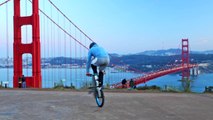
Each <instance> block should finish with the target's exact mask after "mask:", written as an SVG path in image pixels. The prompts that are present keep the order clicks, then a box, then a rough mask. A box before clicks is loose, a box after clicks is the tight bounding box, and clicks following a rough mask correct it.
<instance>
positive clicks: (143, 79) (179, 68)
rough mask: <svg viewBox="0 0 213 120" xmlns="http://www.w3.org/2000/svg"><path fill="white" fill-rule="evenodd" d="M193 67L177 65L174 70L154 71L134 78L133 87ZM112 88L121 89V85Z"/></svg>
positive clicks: (191, 65) (194, 65) (114, 85)
mask: <svg viewBox="0 0 213 120" xmlns="http://www.w3.org/2000/svg"><path fill="white" fill-rule="evenodd" d="M193 67H197V64H189V65H185V66H181V65H179V66H175V67H174V68H169V69H166V70H160V71H155V72H152V73H149V74H146V75H144V76H142V77H139V78H135V79H134V83H135V85H139V84H141V83H145V82H148V81H150V80H153V79H155V78H158V77H162V76H164V75H167V74H172V73H176V72H179V71H182V70H185V69H190V68H193ZM129 81H130V80H128V81H127V87H129ZM112 87H113V88H122V83H121V82H119V83H116V84H113V85H112Z"/></svg>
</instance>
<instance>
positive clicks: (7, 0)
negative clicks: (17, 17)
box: [0, 0, 10, 6]
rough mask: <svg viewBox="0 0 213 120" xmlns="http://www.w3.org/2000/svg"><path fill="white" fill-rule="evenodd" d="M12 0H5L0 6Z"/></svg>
mask: <svg viewBox="0 0 213 120" xmlns="http://www.w3.org/2000/svg"><path fill="white" fill-rule="evenodd" d="M9 1H10V0H6V1H5V2H3V3H0V6H2V5H4V4H6V3H8V2H9Z"/></svg>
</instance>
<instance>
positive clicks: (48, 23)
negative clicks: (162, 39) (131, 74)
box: [0, 0, 197, 88]
mask: <svg viewBox="0 0 213 120" xmlns="http://www.w3.org/2000/svg"><path fill="white" fill-rule="evenodd" d="M11 1H12V0H6V1H4V2H2V3H0V13H1V12H2V11H3V10H2V9H4V6H6V7H5V10H4V11H5V15H6V17H4V18H5V26H4V27H5V28H6V29H5V33H4V32H1V33H2V34H5V36H3V37H2V38H0V39H5V40H6V45H5V46H7V47H6V49H7V53H6V55H5V56H6V61H7V67H8V68H9V66H10V64H9V61H10V58H11V59H12V56H10V55H11V53H12V54H13V68H14V70H13V87H14V88H17V87H18V82H19V81H18V79H19V77H20V76H22V74H24V73H25V71H24V67H25V66H26V67H25V68H26V69H27V77H26V83H27V86H28V87H32V88H42V87H45V86H44V85H45V84H50V83H51V84H55V81H56V79H57V80H59V79H62V77H61V76H62V75H61V73H64V75H63V78H64V79H70V81H71V84H72V83H74V81H75V83H76V84H77V83H78V82H79V81H77V80H79V79H85V76H84V74H83V73H82V72H79V69H78V68H79V67H77V65H80V68H83V66H84V65H85V62H84V61H85V60H86V56H87V51H88V47H87V46H88V45H89V44H90V43H91V42H93V41H94V40H92V39H91V38H90V37H89V36H88V35H87V34H86V33H85V32H83V30H81V29H80V28H79V27H78V26H77V25H76V24H74V22H72V21H71V20H70V19H69V18H68V17H67V16H66V15H65V14H64V13H63V12H62V11H61V10H60V9H59V8H58V7H57V6H56V5H55V4H54V3H53V2H52V1H51V0H48V1H42V2H43V6H40V7H39V0H32V1H31V0H25V1H24V0H13V7H14V13H13V14H14V15H13V23H14V24H13V25H11V24H9V21H10V19H12V17H11V16H9V15H10V13H11V12H10V11H9V9H8V6H10V5H12V2H11ZM21 4H24V5H25V8H23V7H21ZM29 6H30V8H29ZM46 6H50V7H46ZM1 10H2V11H1ZM47 11H50V12H47ZM30 12H31V14H29V13H30ZM9 17H10V19H9ZM11 28H13V35H14V36H13V38H14V39H12V38H11V37H10V34H11V33H10V30H11ZM29 40H31V41H29ZM11 43H13V51H12V52H10V49H9V48H11V47H12V45H11ZM23 56H25V58H26V61H25V62H23V61H24V60H23V58H24V57H23ZM58 56H65V57H64V58H65V61H64V62H65V64H64V65H58V64H57V62H58V60H57V59H52V58H56V57H58ZM42 57H43V59H42ZM68 57H70V58H75V59H66V58H68ZM44 58H49V59H44ZM29 59H30V60H29ZM48 60H49V62H50V61H51V60H52V61H51V62H54V63H55V64H54V66H53V65H51V67H49V69H52V72H51V73H49V72H45V73H44V74H42V69H41V67H42V66H45V67H44V69H43V70H45V68H48V66H50V65H49V64H47V63H46V61H48ZM78 60H79V61H80V62H79V61H78ZM41 62H42V64H41ZM29 65H31V67H32V68H29ZM60 66H65V67H66V68H74V72H73V69H64V70H65V71H64V72H62V69H60ZM193 67H197V65H194V64H190V63H189V42H188V39H183V40H182V64H180V65H176V66H174V67H173V68H169V69H166V70H160V71H156V72H152V73H149V74H145V75H144V76H142V77H137V78H135V84H136V85H138V84H141V83H145V82H147V81H150V80H153V79H154V78H157V77H161V76H164V75H167V74H171V73H175V72H179V71H182V79H189V77H190V71H189V69H190V68H193ZM28 71H30V73H31V74H29V75H28ZM55 71H56V72H55ZM7 74H8V76H7V78H6V79H7V80H8V79H10V78H9V74H10V73H9V70H8V71H7ZM49 74H51V75H49ZM44 76H45V78H46V80H42V79H43V77H44ZM121 76H122V75H121ZM50 79H52V80H51V81H50ZM109 79H110V78H109ZM42 81H43V83H42ZM128 83H129V82H128ZM121 86H122V85H121V83H117V84H113V87H116V88H120V87H121Z"/></svg>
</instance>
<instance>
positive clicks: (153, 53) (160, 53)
mask: <svg viewBox="0 0 213 120" xmlns="http://www.w3.org/2000/svg"><path fill="white" fill-rule="evenodd" d="M181 51H182V50H181V49H167V50H148V51H144V52H140V53H137V55H149V56H173V55H180V54H181ZM190 54H213V50H208V51H190Z"/></svg>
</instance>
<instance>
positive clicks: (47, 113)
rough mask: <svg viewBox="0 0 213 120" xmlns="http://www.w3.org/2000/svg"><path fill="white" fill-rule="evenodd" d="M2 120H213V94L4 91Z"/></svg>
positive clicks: (0, 100) (0, 94)
mask: <svg viewBox="0 0 213 120" xmlns="http://www.w3.org/2000/svg"><path fill="white" fill-rule="evenodd" d="M0 120H213V94H180V93H110V92H107V93H106V103H105V106H104V107H103V108H102V109H101V110H99V109H98V107H97V106H96V103H95V100H94V98H93V97H92V95H91V94H88V93H87V92H71V91H70V92H67V91H66V92H63V91H57V92H56V91H32V90H0Z"/></svg>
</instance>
